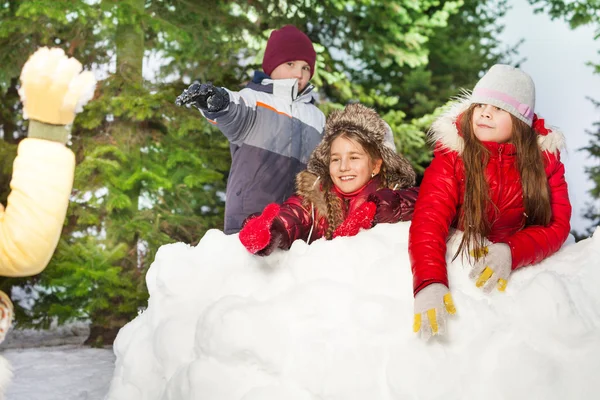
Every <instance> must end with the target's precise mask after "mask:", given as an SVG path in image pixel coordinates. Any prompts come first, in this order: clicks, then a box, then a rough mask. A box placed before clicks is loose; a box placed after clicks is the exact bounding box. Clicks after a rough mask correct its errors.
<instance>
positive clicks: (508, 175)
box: [408, 104, 571, 294]
mask: <svg viewBox="0 0 600 400" xmlns="http://www.w3.org/2000/svg"><path fill="white" fill-rule="evenodd" d="M460 106H461V105H459V106H455V107H454V108H453V109H451V110H450V111H449V112H448V113H447V114H446V115H444V116H442V117H441V118H440V119H439V120H437V121H436V123H435V124H434V125H433V127H432V133H433V137H434V139H436V148H435V151H434V159H433V161H432V162H431V164H430V166H429V167H428V168H427V170H426V171H425V176H424V178H423V182H422V184H421V187H420V194H419V198H418V200H417V203H416V205H415V212H414V216H413V220H412V224H411V227H410V234H409V244H408V251H409V256H410V261H411V267H412V272H413V289H414V294H417V293H418V292H419V291H420V290H421V289H423V288H424V287H426V286H428V285H430V284H432V283H442V284H444V285H446V286H448V276H447V271H446V240H447V237H448V232H449V228H450V227H455V228H458V229H460V230H462V229H463V227H462V226H457V223H458V217H459V215H460V212H461V208H462V204H463V200H464V191H465V186H464V184H465V173H464V166H463V163H462V159H461V156H460V151H461V149H462V143H461V142H462V138H461V137H460V134H459V133H458V131H457V129H456V126H455V124H454V121H455V120H456V116H457V115H459V113H460V112H462V111H464V110H463V109H462V107H460ZM463 106H464V104H463ZM467 106H468V105H467ZM464 108H466V107H464ZM540 125H541V126H540ZM534 127H535V128H536V131H538V134H539V135H540V137H539V139H538V145H539V146H540V149H541V150H542V151H543V153H542V154H543V159H544V163H545V170H546V176H547V177H548V186H549V188H550V204H551V208H552V219H551V221H550V224H549V225H548V226H525V222H526V217H525V208H524V204H523V196H522V195H523V189H522V186H521V179H520V175H519V171H518V167H517V159H516V154H515V147H514V145H513V144H510V143H505V144H499V143H494V142H484V145H485V146H486V147H487V148H488V150H489V151H490V153H491V154H490V161H489V163H488V165H487V167H486V170H485V174H486V178H487V182H488V185H489V188H490V199H491V201H492V202H493V203H494V204H495V205H496V207H497V209H494V207H490V208H489V212H488V220H489V221H490V222H491V233H490V235H489V237H488V238H487V239H488V240H490V241H491V242H493V243H506V244H508V245H509V246H510V249H511V255H512V268H513V270H514V269H516V268H520V267H523V266H526V265H531V264H535V263H538V262H540V261H542V260H543V259H544V258H546V257H548V256H550V255H551V254H553V253H555V252H556V251H557V250H558V249H559V248H560V247H561V246H562V244H563V243H564V242H565V240H566V239H567V237H568V235H569V230H570V223H569V220H570V218H571V203H570V202H569V195H568V191H567V183H566V181H565V176H564V174H565V168H564V165H563V164H562V163H561V161H560V152H559V150H558V149H559V147H561V146H562V144H563V142H564V139H563V135H562V134H561V133H560V132H557V131H550V130H546V129H545V128H544V127H543V120H538V122H537V123H536V124H535V125H534Z"/></svg>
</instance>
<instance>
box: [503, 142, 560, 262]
mask: <svg viewBox="0 0 600 400" xmlns="http://www.w3.org/2000/svg"><path fill="white" fill-rule="evenodd" d="M544 155H545V157H546V161H547V163H546V176H547V177H548V187H549V189H550V207H551V209H552V219H551V220H550V224H549V225H548V226H539V225H535V226H528V227H526V228H524V229H522V230H520V231H519V232H517V233H515V234H514V235H512V236H511V237H510V238H509V239H508V240H507V241H506V243H507V244H508V245H509V246H510V248H511V253H512V268H513V269H517V268H520V267H523V266H526V265H531V264H536V263H539V262H540V261H542V260H543V259H545V258H546V257H548V256H550V255H552V254H554V253H555V252H557V251H558V249H560V247H561V246H562V245H563V243H564V242H565V240H567V237H568V236H569V231H570V230H571V225H570V220H571V202H570V201H569V192H568V190H567V182H566V181H565V166H564V165H563V163H562V162H561V161H560V154H558V153H557V154H549V153H544Z"/></svg>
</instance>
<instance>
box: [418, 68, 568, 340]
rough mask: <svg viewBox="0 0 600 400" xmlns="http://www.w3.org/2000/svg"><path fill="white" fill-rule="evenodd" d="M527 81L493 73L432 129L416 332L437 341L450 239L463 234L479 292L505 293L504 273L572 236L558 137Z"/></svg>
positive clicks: (445, 307) (421, 216) (506, 71)
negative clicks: (539, 109)
mask: <svg viewBox="0 0 600 400" xmlns="http://www.w3.org/2000/svg"><path fill="white" fill-rule="evenodd" d="M534 106H535V87H534V84H533V81H532V79H531V77H530V76H529V75H527V74H526V73H524V72H523V71H521V70H519V69H516V68H513V67H510V66H508V65H494V66H493V67H492V68H491V69H490V70H489V71H488V73H487V74H486V75H485V76H484V77H483V78H481V80H480V81H479V82H478V83H477V85H476V86H475V88H474V89H473V93H472V94H471V95H470V96H469V97H467V98H466V99H463V100H462V101H458V102H456V103H454V104H453V105H452V106H451V107H450V108H449V109H448V111H447V112H446V113H445V114H444V115H442V116H441V117H440V118H439V119H438V120H437V121H436V122H435V123H434V124H433V126H432V129H431V132H430V133H431V134H432V138H433V140H434V141H435V150H434V159H433V161H432V162H431V164H430V166H429V167H428V168H427V170H426V171H425V176H424V178H423V182H422V185H421V188H420V196H419V199H418V201H417V204H416V205H415V212H414V217H413V222H412V225H411V227H410V236H409V247H408V250H409V256H410V260H411V267H412V272H413V288H414V294H415V303H414V312H415V321H414V327H413V328H414V331H415V332H421V336H422V337H424V338H428V337H430V336H431V335H435V334H442V333H444V330H445V326H444V325H445V319H446V313H450V314H453V313H454V312H455V309H454V305H453V303H452V298H451V296H450V292H449V290H448V276H447V271H446V240H447V239H448V234H449V230H450V228H451V227H452V228H457V229H459V230H462V231H463V232H464V233H463V236H462V240H461V241H460V245H459V247H458V250H457V252H456V254H455V255H454V257H457V256H458V255H459V254H460V255H461V256H466V257H467V258H468V259H469V260H470V262H471V266H472V269H471V271H470V274H469V276H470V277H471V279H473V280H474V281H475V284H476V286H477V287H482V288H483V290H484V291H485V292H489V291H491V290H492V289H493V288H497V289H498V290H500V291H504V289H505V288H506V284H507V280H508V277H509V275H510V273H511V272H512V271H513V270H515V269H517V268H520V267H523V266H527V265H532V264H535V263H538V262H540V261H542V260H543V259H544V258H546V257H548V256H550V255H551V254H553V253H554V252H556V251H557V250H558V249H559V248H560V247H561V245H562V244H563V243H564V242H565V240H566V239H567V236H568V235H569V230H570V225H569V220H570V218H571V204H570V202H569V196H568V192H567V183H566V182H565V177H564V173H565V170H564V166H563V164H562V163H561V161H560V152H559V148H561V147H563V145H564V138H563V135H562V134H561V133H560V132H558V131H555V130H550V129H549V128H547V127H546V126H545V124H544V120H542V119H538V118H537V116H536V115H535V114H534Z"/></svg>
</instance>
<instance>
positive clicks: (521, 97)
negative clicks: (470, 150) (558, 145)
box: [464, 64, 535, 143]
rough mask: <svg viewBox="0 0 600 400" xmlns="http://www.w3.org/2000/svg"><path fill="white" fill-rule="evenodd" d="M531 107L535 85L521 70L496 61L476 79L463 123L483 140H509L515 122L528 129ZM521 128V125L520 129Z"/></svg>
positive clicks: (532, 108)
mask: <svg viewBox="0 0 600 400" xmlns="http://www.w3.org/2000/svg"><path fill="white" fill-rule="evenodd" d="M534 108H535V85H534V83H533V80H532V79H531V77H530V76H529V75H527V74H526V73H525V72H523V71H521V70H520V69H518V68H514V67H511V66H509V65H502V64H496V65H494V66H493V67H492V68H490V70H489V71H488V72H487V73H486V74H485V75H484V76H483V78H481V79H480V80H479V82H477V85H475V88H474V89H473V94H472V95H471V107H470V108H469V110H468V111H467V112H466V113H465V115H464V117H465V118H464V119H465V121H464V122H465V123H467V122H469V125H470V126H469V128H471V129H472V131H473V134H474V135H475V136H476V137H477V138H478V139H479V140H480V141H484V142H497V143H505V142H509V141H511V140H512V138H513V133H514V127H519V125H521V124H519V122H522V125H526V126H527V127H528V128H531V124H532V122H533V116H534ZM520 129H522V128H520Z"/></svg>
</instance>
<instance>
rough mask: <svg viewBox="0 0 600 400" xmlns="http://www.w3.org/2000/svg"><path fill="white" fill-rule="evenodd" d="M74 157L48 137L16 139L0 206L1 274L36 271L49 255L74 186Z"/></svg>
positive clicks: (38, 270) (11, 274)
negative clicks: (3, 203) (5, 194)
mask: <svg viewBox="0 0 600 400" xmlns="http://www.w3.org/2000/svg"><path fill="white" fill-rule="evenodd" d="M74 170H75V155H74V154H73V152H72V151H71V150H70V149H68V148H67V147H66V146H65V145H63V144H61V143H58V142H53V141H50V140H43V139H34V138H27V139H24V140H23V141H21V143H20V144H19V147H18V151H17V157H16V158H15V162H14V165H13V176H12V180H11V182H10V187H11V192H10V194H9V195H8V199H7V204H6V208H5V209H4V210H0V275H2V276H13V277H17V276H30V275H35V274H38V273H40V272H41V271H42V270H43V269H44V268H46V265H48V262H49V261H50V258H51V257H52V254H53V253H54V250H55V248H56V245H57V244H58V239H59V237H60V233H61V230H62V226H63V223H64V220H65V215H66V212H67V207H68V205H69V197H70V195H71V189H72V187H73V177H74Z"/></svg>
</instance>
